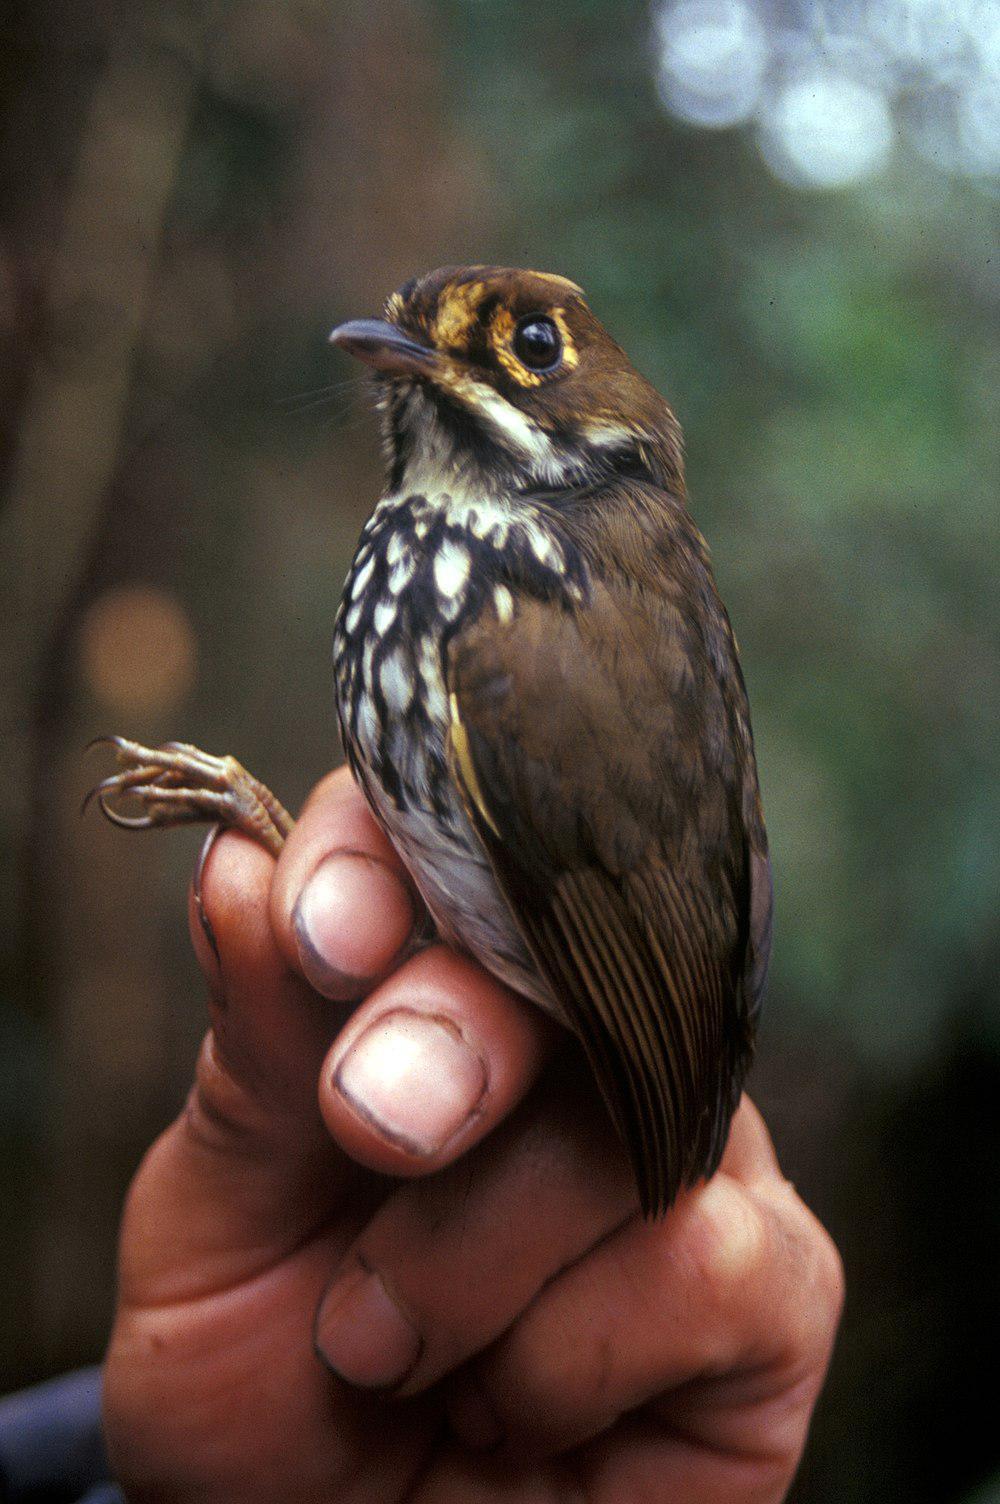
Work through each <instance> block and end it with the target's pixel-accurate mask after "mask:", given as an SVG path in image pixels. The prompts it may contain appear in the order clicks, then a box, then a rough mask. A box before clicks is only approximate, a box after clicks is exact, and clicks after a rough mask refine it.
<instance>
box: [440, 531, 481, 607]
mask: <svg viewBox="0 0 1000 1504" xmlns="http://www.w3.org/2000/svg"><path fill="white" fill-rule="evenodd" d="M471 566H472V560H471V559H470V558H469V554H468V551H467V550H466V549H464V548H463V547H462V545H461V544H460V543H453V542H451V541H450V540H449V541H448V542H446V543H442V545H441V547H440V549H439V550H438V554H437V557H436V558H435V560H434V583H435V585H436V586H437V588H438V590H439V591H440V593H441V594H442V595H443V596H444V597H445V599H446V600H454V599H455V597H456V596H458V595H459V594H460V593H461V591H462V588H463V587H464V585H465V582H466V580H467V579H468V578H469V570H470V568H471Z"/></svg>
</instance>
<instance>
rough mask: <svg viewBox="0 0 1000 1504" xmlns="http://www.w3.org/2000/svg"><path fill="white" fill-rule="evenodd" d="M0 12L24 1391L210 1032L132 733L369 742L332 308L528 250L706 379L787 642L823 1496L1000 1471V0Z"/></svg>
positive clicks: (5, 1311) (793, 897)
mask: <svg viewBox="0 0 1000 1504" xmlns="http://www.w3.org/2000/svg"><path fill="white" fill-rule="evenodd" d="M0 28H2V34H0V90H2V97H3V118H4V127H5V128H4V137H3V146H2V155H0V181H2V195H0V198H2V207H0V347H2V348H0V476H2V488H3V497H4V499H3V512H2V514H0V539H2V556H3V571H4V580H5V585H4V590H3V605H4V622H3V627H2V631H0V661H2V666H3V679H2V683H3V690H2V706H0V713H2V736H3V768H2V773H3V776H2V778H0V822H2V840H3V851H4V857H5V870H6V874H7V875H8V877H9V880H7V878H5V882H4V886H3V892H2V906H0V947H2V972H0V1197H2V1207H3V1214H2V1218H0V1375H2V1386H0V1387H5V1388H11V1387H14V1386H15V1385H16V1384H19V1383H24V1382H27V1381H29V1380H32V1379H36V1378H40V1377H44V1376H46V1375H48V1374H51V1373H55V1372H58V1371H60V1370H61V1369H63V1368H65V1367H66V1366H68V1365H71V1364H75V1363H79V1362H83V1361H91V1360H94V1359H96V1358H97V1357H98V1356H99V1355H100V1352H101V1349H102V1344H103V1342H104V1339H105V1336H106V1332H107V1328H108V1320H109V1313H110V1310H111V1303H112V1281H113V1267H114V1242H115V1232H116V1222H117V1216H118V1211H119V1207H120V1203H121V1199H122V1196H123V1193H124V1190H125V1187H126V1185H127V1183H128V1180H129V1177H130V1174H131V1172H132V1171H133V1169H134V1167H135V1165H136V1163H137V1161H138V1159H139V1157H140V1155H141V1154H142V1151H143V1149H144V1147H145V1146H146V1145H147V1143H148V1142H149V1140H150V1139H151V1137H152V1136H153V1135H154V1134H155V1133H156V1132H157V1131H158V1129H159V1128H160V1127H161V1126H163V1125H164V1124H165V1123H166V1121H168V1119H169V1118H170V1117H171V1116H172V1115H173V1113H175V1112H176V1110H177V1108H178V1106H179V1104H180V1103H181V1101H182V1099H183V1096H184V1093H185V1091H186V1087H187V1083H188V1079H189V1076H190V1071H191V1065H192V1060H193V1055H194V1051H195V1048H196V1042H197V1039H198V1037H199V1035H200V1032H201V1030H202V1028H203V1026H204V1015H203V1008H202V1003H201V989H200V986H199V981H198V977H197V975H196V970H195V967H194V963H193V960H192V959H191V957H190V955H189V949H188V941H187V934H186V925H185V885H186V881H187V877H188V873H189V870H190V866H191V862H192V859H193V855H194V851H195V849H196V840H195V837H194V836H191V835H188V836H185V835H184V834H176V835H168V836H162V835H158V836H148V837H146V836H144V837H136V838H134V839H129V838H127V837H124V836H122V835H120V834H119V833H117V832H115V831H113V830H111V829H110V828H108V827H107V826H106V825H105V824H104V823H103V822H102V821H100V820H99V819H98V818H97V817H96V816H95V815H93V814H91V815H90V816H88V817H87V818H84V819H81V818H80V815H79V805H80V799H81V795H82V793H83V792H84V790H85V789H86V788H87V787H88V786H89V784H90V783H92V782H93V781H94V778H95V776H96V775H97V773H98V772H99V771H100V770H101V769H105V768H106V764H107V759H106V758H105V759H104V761H103V762H102V761H101V759H100V758H99V757H94V756H93V755H92V756H91V758H90V759H89V760H88V759H87V758H86V757H85V756H84V754H83V750H82V749H83V747H84V745H85V743H86V742H87V740H88V738H90V737H91V736H93V735H95V734H96V733H98V732H102V731H105V730H120V731H126V732H128V733H130V734H135V735H137V736H139V737H141V738H142V739H143V740H146V741H154V742H155V741H157V740H162V739H165V738H167V737H184V738H186V739H190V740H192V741H196V742H198V743H199V744H200V745H202V746H204V747H206V748H208V749H211V750H214V751H220V752H221V751H233V752H235V753H237V754H238V755H239V757H240V758H241V759H242V760H243V761H245V762H246V763H247V764H248V765H249V766H250V767H251V768H252V769H253V770H254V771H255V772H257V773H258V774H259V775H260V776H261V777H263V778H265V779H266V780H267V782H269V783H270V784H271V785H272V786H273V787H274V788H275V789H276V791H277V792H278V793H279V794H280V796H281V797H282V798H283V799H284V800H285V801H286V802H288V803H290V804H291V805H292V806H293V807H294V805H295V803H296V801H298V800H300V799H301V797H302V796H303V795H304V793H305V792H306V790H307V789H308V788H309V786H310V785H311V783H312V782H313V781H314V780H315V779H316V778H317V777H318V776H319V775H320V774H322V773H323V772H324V771H325V770H326V769H327V768H328V767H329V766H330V765H331V764H332V762H333V761H334V760H335V758H337V757H338V756H339V752H338V749H337V745H336V736H335V726H334V716H333V709H332V685H331V680H330V671H329V644H330V637H331V630H332V622H333V615H334V611H335V607H336V603H337V599H338V594H339V590H340V585H341V582H342V579H343V575H344V573H345V570H346V567H347V563H348V560H349V556H350V552H351V550H352V547H353V543H354V540H355V538H356V536H357V533H358V530H359V528H360V525H361V523H362V521H363V519H364V517H365V515H366V512H367V511H368V509H369V508H370V506H371V505H372V503H373V501H374V500H375V498H376V497H377V495H378V490H379V485H380V473H379V464H378V454H377V445H376V434H375V426H374V422H373V420H372V418H371V416H370V415H369V413H368V410H367V405H366V400H365V388H364V383H363V381H362V380H360V379H359V378H358V377H357V375H356V372H355V371H353V370H351V369H349V368H348V364H347V362H346V360H344V359H343V358H342V357H341V356H339V355H337V354H334V353H333V352H331V351H330V350H329V348H328V346H327V343H326V335H327V333H328V331H329V329H330V328H331V327H332V326H333V325H334V324H335V323H336V322H337V321H339V320H341V319H344V318H347V317H351V316H356V315H363V314H367V313H371V312H374V311H376V310H377V309H378V307H379V305H380V304H381V301H382V299H383V297H384V296H385V294H386V293H387V292H388V291H389V290H391V289H392V288H393V287H394V286H396V285H398V284H399V283H401V282H402V281H404V280H405V279H406V278H407V277H409V276H411V275H412V274H414V273H415V272H419V271H422V270H427V269H429V268H431V267H433V266H435V265H438V264H440V263H444V262H472V261H490V262H501V263H511V264H516V265H520V264H523V265H529V266H536V267H539V268H542V269H545V270H550V271H557V272H560V273H563V274H564V275H567V276H570V277H572V278H573V279H574V280H576V281H578V282H580V283H581V284H582V285H583V286H584V287H585V288H586V289H587V291H588V293H589V295H590V299H591V303H592V306H593V307H594V309H595V311H596V312H597V313H598V315H599V316H600V317H601V318H602V319H603V321H604V322H605V323H606V324H607V325H608V326H609V327H610V329H611V330H612V331H613V332H614V334H615V335H616V336H617V337H618V339H619V340H620V341H621V343H622V344H623V345H624V346H625V347H626V348H627V349H628V350H629V352H630V353H631V354H632V356H633V358H634V359H635V361H636V363H637V364H638V365H639V366H640V367H641V368H642V369H643V370H644V371H645V372H646V373H647V374H648V375H649V376H650V377H652V378H653V379H654V380H655V381H656V382H657V383H658V384H659V385H660V387H661V389H662V390H663V391H664V392H665V393H666V394H667V395H668V396H669V397H670V398H671V400H672V402H673V404H674V406H675V408H676V410H677V412H678V414H679V416H680V419H681V421H682V423H683V425H684V429H685V432H686V437H687V450H688V472H689V482H690V490H691V496H692V507H693V510H694V513H695V515H696V517H697V519H698V521H699V523H700V525H701V527H702V529H703V531H704V532H705V533H706V535H707V537H708V539H709V541H710V543H711V546H712V550H713V556H714V561H715V567H716V571H717V575H718V578H719V582H720V586H721V588H722V592H723V595H724V596H725V598H726V600H727V603H728V605H729V608H730V612H731V615H732V617H733V621H734V624H735V626H736V630H737V633H738V635H739V638H740V642H741V645H742V650H743V656H744V665H745V670H746V676H747V680H748V684H749V688H750V693H751V699H752V705H753V712H754V724H755V730H756V737H757V745H758V752H759V760H760V765H761V774H762V782H763V792H764V799H765V806H766V812H767V816H768V825H769V829H770V835H771V841H772V847H773V855H774V864H775V873H776V889H777V905H778V907H777V928H776V940H775V952H774V963H773V968H772V982H771V988H770V995H769V1001H768V1005H767V1013H766V1021H765V1025H764V1029H763V1038H762V1041H761V1046H760V1052H759V1063H758V1066H757V1068H756V1072H755V1075H754V1078H753V1092H754V1095H755V1096H756V1097H757V1099H758V1100H759V1102H760V1103H761V1106H762V1107H763V1109H764V1111H765V1114H766V1116H767V1118H768V1121H769V1123H770V1125H771V1127H772V1131H773V1133H774V1135H775V1138H776V1140H777V1143H778V1146H779V1150H780V1153H781V1155H782V1159H783V1163H784V1165H785V1168H786V1170H787V1172H788V1174H789V1175H790V1176H791V1178H792V1179H794V1180H795V1182H796V1183H797V1185H798V1187H799V1189H800V1190H801V1192H802V1193H803V1195H804V1196H805V1197H806V1199H807V1200H808V1202H809V1203H810V1205H812V1206H813V1207H814V1209H815V1210H816V1211H817V1213H818V1214H819V1215H820V1217H821V1218H822V1219H823V1220H824V1221H825V1222H826V1224H827V1225H828V1226H829V1227H830V1228H831V1230H832V1232H833V1233H834V1235H835V1237H836V1239H837V1241H838V1243H839V1245H840V1247H841V1249H842V1251H843V1254H844V1257H845V1260H846V1264H847V1272H848V1282H849V1296H848V1305H847V1310H846V1313H845V1318H844V1326H843V1332H842V1336H841V1340H840V1343H839V1347H838V1350H837V1354H836V1358H835V1362H834V1367H833V1371H832V1373H831V1377H830V1382H829V1385H828V1388H827V1391H826V1393H825V1395H824V1398H823V1400H822V1402H821V1404H820V1407H819V1410H818V1413H817V1417H816V1421H815V1425H814V1430H813V1437H812V1441H811V1444H810V1448H809V1452H808V1455H807V1459H806V1462H805V1465H804V1467H803V1470H802V1474H801V1477H800V1479H799V1481H798V1483H797V1485H796V1489H795V1494H794V1497H795V1499H797V1500H798V1501H800V1504H821V1501H822V1504H826V1501H832V1500H836V1501H837V1504H869V1501H872V1504H874V1501H876V1500H878V1501H884V1500H887V1499H906V1500H907V1501H910V1504H921V1501H927V1504H931V1501H933V1504H952V1501H955V1504H971V1501H972V1500H973V1499H975V1500H976V1501H977V1504H980V1501H981V1504H985V1501H987V1500H996V1499H998V1498H1000V1430H998V1427H997V1424H996V1416H995V1407H994V1405H993V1404H992V1403H991V1395H992V1394H995V1382H994V1380H993V1376H994V1371H995V1357H996V1349H997V1342H998V1339H1000V1281H998V1278H997V1271H998V1268H1000V1177H998V1174H997V1164H998V1161H1000V1112H998V1110H997V1103H998V1100H1000V1001H998V988H997V976H998V972H1000V928H998V925H997V917H996V910H997V895H998V894H1000V829H998V824H1000V821H998V775H1000V757H998V736H997V725H998V712H1000V643H998V629H997V628H998V613H997V595H998V587H997V558H998V550H1000V511H998V505H997V481H998V478H1000V467H998V447H997V434H998V428H1000V422H998V419H1000V413H998V405H1000V404H998V396H997V393H998V379H1000V338H998V331H1000V320H998V303H1000V282H998V278H997V228H998V219H1000V212H998V210H1000V198H998V194H1000V189H998V176H997V174H998V169H1000V106H998V100H1000V7H998V5H997V4H996V3H995V0H961V3H959V0H954V3H950V4H947V5H946V4H944V3H943V0H942V3H939V0H882V3H880V0H852V3H851V4H832V3H825V0H811V3H810V0H799V3H792V0H787V3H783V0H756V3H751V0H665V3H663V4H661V5H659V6H657V7H655V8H653V9H648V8H646V7H644V6H642V5H629V4H625V3H616V0H601V3H599V0H589V3H588V0H567V3H562V4H558V5H537V4H532V3H528V0H513V3H508V4H504V5H492V6H489V5H485V4H482V3H479V0H439V3H426V4H418V3H412V4H407V3H404V0H390V3H386V4H381V5H362V4H357V3H351V0H344V3H337V0H327V3H320V0H214V3H211V4H209V3H203V4H198V3H181V0H156V3H152V0H135V3H132V4H129V5H116V4H114V3H110V0H109V3H105V4H101V5H97V6H78V5H73V4H69V3H66V0H32V3H30V4H29V3H24V0H21V3H15V4H13V5H12V6H9V7H7V8H6V11H5V16H4V18H3V20H2V22H0ZM991 1480H992V1482H991ZM982 1490H985V1492H983V1491H982Z"/></svg>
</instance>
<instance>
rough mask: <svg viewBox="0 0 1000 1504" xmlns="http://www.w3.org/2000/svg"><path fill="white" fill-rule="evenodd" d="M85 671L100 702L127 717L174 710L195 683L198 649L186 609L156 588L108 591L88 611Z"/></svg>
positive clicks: (83, 644)
mask: <svg viewBox="0 0 1000 1504" xmlns="http://www.w3.org/2000/svg"><path fill="white" fill-rule="evenodd" d="M80 656H81V671H82V674H83V678H84V681H85V683H86V685H87V687H88V689H89V690H90V691H91V693H92V694H94V695H95V696H96V698H97V699H99V700H102V701H103V702H104V704H106V705H108V706H109V707H110V708H111V709H113V710H116V711H122V712H123V713H134V714H137V715H138V714H149V713H151V712H159V711H168V710H172V709H174V708H175V707H176V706H177V705H179V704H180V703H181V701H182V700H183V699H184V697H185V695H186V694H187V693H188V692H189V690H190V689H191V686H192V684H193V683H194V676H195V667H196V664H197V658H198V650H197V642H196V639H195V635H194V630H193V628H192V626H191V622H190V620H189V618H188V615H187V613H186V611H185V610H184V607H183V606H182V605H181V604H180V602H179V601H178V600H176V599H175V598H174V597H173V596H172V595H168V594H167V592H166V591H164V590H160V589H157V588H156V587H155V586H153V585H122V586H117V587H115V588H114V589H112V590H107V591H105V592H104V594H103V595H101V596H99V597H98V599H97V600H96V601H94V602H93V604H92V605H91V606H90V607H88V609H87V611H86V612H85V614H84V617H83V624H82V627H81V634H80Z"/></svg>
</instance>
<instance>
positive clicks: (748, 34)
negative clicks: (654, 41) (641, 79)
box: [657, 0, 769, 127]
mask: <svg viewBox="0 0 1000 1504" xmlns="http://www.w3.org/2000/svg"><path fill="white" fill-rule="evenodd" d="M657 29H658V32H659V39H660V68H659V84H660V92H661V94H662V95H663V99H664V103H665V104H666V105H667V107H668V108H669V109H671V110H673V112H674V113H675V114H676V115H680V116H681V117H682V118H683V119H685V120H690V121H691V122H692V123H693V124H696V125H708V126H716V127H721V126H731V125H738V124H740V123H742V122H743V121H745V120H749V119H750V118H751V116H752V115H753V113H754V110H755V108H756V105H757V99H758V96H759V93H760V88H761V83H762V81H763V77H764V71H765V69H766V67H767V63H768V57H769V49H768V46H767V41H766V39H765V37H764V33H763V29H762V27H761V25H760V22H759V21H758V20H757V17H756V16H755V15H754V13H753V11H752V10H751V9H750V7H749V6H748V5H746V4H743V3H742V0H681V3H680V4H678V5H674V6H671V7H670V8H669V9H668V8H665V9H663V10H661V11H660V13H659V16H658V17H657Z"/></svg>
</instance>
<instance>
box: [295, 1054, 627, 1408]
mask: <svg viewBox="0 0 1000 1504" xmlns="http://www.w3.org/2000/svg"><path fill="white" fill-rule="evenodd" d="M577 1065H578V1068H574V1069H573V1070H572V1071H571V1070H570V1069H569V1067H568V1066H567V1067H565V1068H564V1067H563V1064H562V1062H560V1063H559V1066H558V1067H557V1068H553V1069H552V1070H551V1071H550V1072H549V1073H548V1074H547V1075H546V1076H545V1077H544V1078H543V1079H542V1081H541V1083H540V1085H539V1089H538V1091H537V1092H536V1093H535V1094H534V1096H533V1097H532V1098H531V1099H530V1100H529V1101H528V1102H527V1103H525V1104H524V1106H523V1107H522V1108H521V1109H520V1110H519V1112H518V1113H516V1114H515V1115H513V1116H512V1117H511V1118H509V1119H508V1121H507V1122H506V1123H504V1124H503V1125H502V1126H501V1127H500V1128H499V1129H497V1131H495V1132H494V1133H493V1134H492V1135H491V1136H490V1137H489V1138H488V1139H487V1140H485V1141H484V1143H483V1144H481V1145H480V1146H479V1148H478V1149H477V1150H476V1152H475V1154H474V1155H472V1156H469V1157H468V1158H467V1159H465V1160H463V1161H461V1162H460V1163H458V1164H455V1165H452V1166H451V1167H450V1168H449V1169H447V1170H445V1171H443V1172H442V1173H441V1174H439V1175H437V1176H435V1177H433V1178H431V1179H429V1180H421V1181H416V1182H414V1183H413V1184H411V1185H409V1186H407V1187H405V1188H404V1189H403V1190H400V1191H398V1192H397V1193H396V1194H395V1195H394V1196H393V1197H391V1198H390V1200H389V1201H388V1202H386V1203H385V1205H384V1206H383V1207H381V1208H380V1209H379V1211H378V1212H377V1213H376V1215H375V1217H374V1218H373V1219H372V1221H371V1222H370V1223H369V1224H368V1226H367V1227H366V1228H365V1229H364V1231H363V1232H362V1233H361V1234H360V1236H359V1237H358V1238H357V1240H356V1242H355V1243H354V1245H353V1246H352V1248H351V1249H350V1251H349V1252H348V1254H347V1255H346V1256H345V1258H344V1260H343V1261H342V1263H341V1266H340V1268H339V1269H338V1271H337V1272H336V1274H335V1276H334V1278H333V1280H332V1282H331V1285H330V1287H329V1289H328V1291H327V1293H326V1295H325V1296H324V1299H323V1301H322V1303H321V1305H320V1308H319V1312H318V1314H317V1324H316V1341H317V1348H318V1351H319V1352H320V1354H321V1356H322V1357H323V1358H324V1359H325V1361H326V1362H327V1364H328V1365H329V1366H330V1367H331V1368H332V1369H334V1370H335V1371H336V1372H337V1373H338V1374H339V1375H340V1376H341V1377H342V1378H345V1379H347V1380H348V1381H349V1382H350V1383H353V1384H357V1385H360V1386H363V1387H368V1388H383V1389H386V1388H390V1389H393V1390H394V1391H395V1392H396V1393H402V1394H406V1395H410V1394H413V1393H415V1392H417V1391H418V1390H422V1389H425V1388H426V1387H427V1386H428V1385H429V1384H432V1383H433V1382H435V1380H437V1379H438V1378H440V1377H441V1375H443V1374H445V1373H447V1372H450V1371H451V1370H452V1369H454V1368H455V1367H456V1366H457V1365H459V1364H460V1363H463V1362H464V1361H465V1360H466V1359H467V1358H469V1357H470V1356H472V1355H473V1354H474V1353H476V1352H479V1351H481V1350H482V1349H483V1347H484V1346H486V1345H487V1344H488V1343H490V1342H492V1341H493V1340H494V1339H495V1338H496V1337H497V1336H499V1334H500V1333H501V1332H503V1331H504V1330H505V1329H506V1328H507V1327H508V1326H509V1325H510V1324H511V1322H513V1321H514V1320H515V1319H516V1318H517V1317H518V1316H519V1315H520V1313H521V1312H522V1311H523V1310H524V1309H525V1308H526V1307H527V1306H529V1304H530V1303H531V1301H532V1300H533V1299H534V1298H535V1297H536V1296H537V1294H538V1292H539V1291H540V1290H541V1289H542V1287H543V1286H544V1285H545V1284H546V1283H547V1282H548V1281H549V1280H550V1279H551V1278H552V1277H553V1275H554V1274H556V1273H557V1272H558V1271H559V1270H560V1269H563V1268H565V1267H566V1266H567V1265H568V1264H571V1263H572V1262H573V1261H575V1260H576V1259H578V1258H579V1257H580V1256H581V1255H582V1254H583V1253H585V1252H586V1250H587V1249H589V1248H591V1247H592V1246H593V1245H594V1243H595V1242H598V1241H599V1240H600V1239H602V1238H603V1237H605V1236H606V1235H607V1234H608V1233H609V1232H610V1231H611V1230H612V1229H613V1228H615V1227H617V1226H619V1225H620V1224H621V1223H622V1221H623V1220H624V1219H626V1218H628V1217H629V1216H631V1215H632V1214H633V1213H634V1212H635V1210H636V1207H637V1201H636V1194H635V1190H634V1186H633V1183H632V1178H631V1175H630V1173H629V1170H628V1165H627V1162H626V1158H625V1155H624V1152H623V1150H622V1149H621V1146H620V1145H619V1143H618V1141H617V1139H616V1137H615V1135H614V1132H613V1130H612V1128H611V1126H610V1123H609V1122H608V1120H607V1118H606V1116H605V1115H604V1113H603V1112H602V1111H596V1110H595V1104H594V1100H593V1095H592V1086H591V1083H590V1081H589V1079H588V1078H587V1074H586V1070H585V1067H584V1066H583V1063H582V1060H581V1061H580V1062H575V1061H574V1067H576V1066H577Z"/></svg>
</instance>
